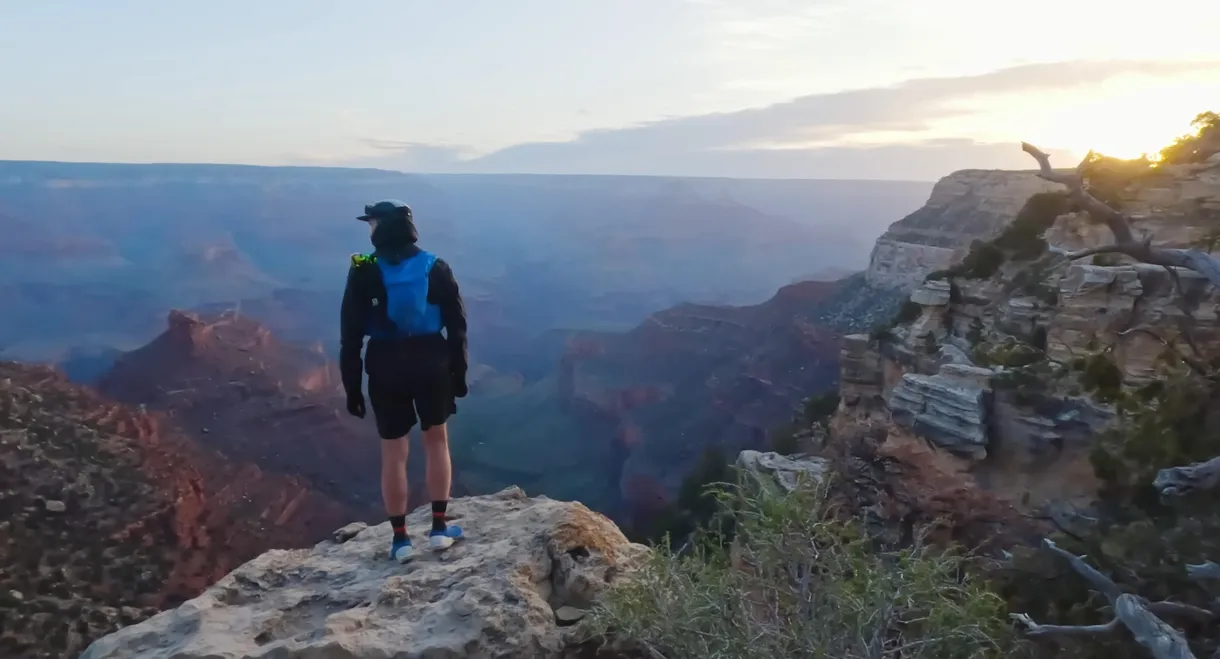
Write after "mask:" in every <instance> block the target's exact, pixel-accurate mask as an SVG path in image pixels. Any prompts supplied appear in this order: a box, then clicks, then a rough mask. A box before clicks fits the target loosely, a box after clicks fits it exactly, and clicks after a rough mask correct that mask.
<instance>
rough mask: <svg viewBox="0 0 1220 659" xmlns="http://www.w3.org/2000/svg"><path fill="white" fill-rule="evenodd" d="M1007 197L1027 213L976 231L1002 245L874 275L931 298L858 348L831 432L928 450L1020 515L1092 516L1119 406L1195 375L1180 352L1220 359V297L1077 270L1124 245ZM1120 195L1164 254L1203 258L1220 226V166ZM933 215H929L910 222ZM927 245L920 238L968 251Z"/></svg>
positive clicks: (1181, 172) (1033, 198)
mask: <svg viewBox="0 0 1220 659" xmlns="http://www.w3.org/2000/svg"><path fill="white" fill-rule="evenodd" d="M955 176H956V175H955ZM950 178H952V177H950ZM947 180H948V179H946V181H947ZM942 183H944V181H942ZM941 188H942V186H940V185H938V189H941ZM1000 189H1002V190H1006V191H1008V192H1011V194H1012V196H1004V197H1003V199H1006V200H1008V201H1012V200H1014V199H1017V198H1018V197H1020V196H1021V195H1024V199H1022V200H1021V201H1020V203H1018V204H1016V205H1015V206H1014V205H1012V204H1009V205H1007V206H1005V208H1007V209H1010V210H1006V211H1002V210H997V208H998V206H997V204H996V202H995V200H994V199H990V200H987V201H985V202H984V201H983V200H982V199H978V201H979V202H980V203H981V204H983V206H986V208H980V210H979V211H978V213H977V214H976V215H977V218H976V219H975V220H972V221H971V222H969V223H968V225H969V226H975V227H979V226H982V225H984V224H988V223H990V222H992V221H997V220H1001V219H1002V220H1003V221H1002V222H999V223H998V224H997V225H996V227H995V229H994V231H993V233H992V236H993V237H992V238H990V239H988V240H980V241H976V242H974V243H973V244H972V245H971V247H970V248H969V249H965V250H959V254H960V255H961V258H959V259H949V258H948V257H947V255H942V256H945V260H941V261H937V262H936V263H932V261H933V260H934V259H924V260H923V261H922V262H920V263H918V264H914V265H912V264H911V263H908V264H907V265H906V266H898V265H897V264H893V263H890V264H887V266H884V267H880V268H877V269H876V271H877V272H878V274H880V273H883V272H897V271H902V272H903V273H904V275H903V276H904V277H908V279H907V281H909V280H910V278H914V277H915V274H916V273H917V272H918V273H920V274H919V277H918V279H919V283H918V286H917V287H916V288H915V290H914V291H913V292H912V293H911V295H910V298H909V300H908V302H907V303H906V304H905V305H904V306H903V308H902V309H901V310H900V312H899V313H898V315H897V316H896V317H895V318H894V319H893V321H891V323H889V324H888V325H887V326H882V327H878V328H877V329H875V330H874V331H873V332H872V333H871V334H868V335H865V334H855V335H851V336H848V337H846V339H845V342H844V349H843V351H842V354H841V373H840V382H841V399H842V404H841V407H840V409H839V411H838V412H837V413H836V415H835V418H834V420H833V427H834V429H835V430H836V432H837V433H839V434H840V435H841V436H842V435H847V434H851V433H853V432H858V431H859V429H860V428H864V427H875V426H885V427H887V428H889V429H890V430H891V435H892V436H893V437H894V438H897V439H895V440H894V441H901V440H902V438H906V439H907V440H910V441H917V442H924V443H926V444H927V445H930V446H932V447H934V448H935V450H936V451H937V452H938V453H940V454H941V455H942V456H944V457H945V458H946V459H948V460H951V461H952V462H953V463H954V464H955V465H956V468H957V469H959V470H960V471H961V472H962V473H963V474H967V475H968V476H969V477H970V478H971V479H973V480H974V481H975V482H976V483H977V484H978V485H981V486H983V487H984V488H987V489H990V490H993V491H995V492H998V493H1001V494H1003V495H1004V496H1005V498H1007V499H1009V500H1011V501H1013V502H1017V503H1020V504H1022V505H1027V506H1040V505H1044V504H1054V505H1060V504H1064V503H1071V504H1080V505H1085V504H1087V503H1088V502H1090V501H1092V500H1094V498H1095V496H1096V494H1097V487H1098V483H1097V479H1096V477H1095V475H1094V467H1093V464H1092V463H1091V459H1090V454H1091V451H1092V450H1093V448H1094V440H1095V439H1096V437H1098V435H1099V433H1102V432H1104V431H1105V430H1107V429H1109V428H1112V427H1113V426H1114V424H1115V422H1116V419H1117V416H1116V407H1115V403H1116V400H1117V396H1116V392H1117V391H1120V390H1122V391H1128V392H1139V391H1149V392H1151V391H1152V389H1151V388H1150V387H1152V386H1153V385H1154V383H1156V382H1157V381H1158V380H1159V379H1161V378H1164V377H1166V376H1167V374H1171V373H1173V372H1174V370H1175V369H1182V368H1184V367H1185V366H1184V363H1183V361H1182V360H1181V359H1180V358H1176V355H1175V354H1174V350H1176V348H1174V346H1183V347H1185V346H1188V345H1190V344H1192V343H1193V344H1194V345H1195V347H1196V348H1197V349H1198V351H1199V352H1201V353H1203V354H1208V353H1212V352H1213V351H1214V349H1215V348H1217V347H1220V326H1218V322H1220V321H1218V319H1217V303H1220V294H1218V293H1217V291H1216V289H1215V288H1214V287H1212V286H1210V285H1208V282H1207V281H1206V280H1205V279H1204V278H1203V277H1201V276H1200V275H1197V274H1196V273H1193V272H1190V271H1185V270H1181V269H1173V271H1170V270H1169V269H1166V268H1162V267H1159V266H1151V265H1146V264H1143V263H1138V262H1136V261H1134V260H1131V259H1129V258H1127V257H1121V256H1114V255H1104V256H1098V257H1096V258H1093V259H1087V258H1086V259H1081V260H1071V259H1068V258H1066V257H1065V255H1064V253H1065V252H1066V251H1070V250H1076V249H1081V248H1087V247H1093V246H1097V245H1101V244H1105V243H1107V242H1109V241H1111V240H1112V239H1111V237H1110V235H1109V233H1108V230H1107V229H1106V227H1105V226H1104V225H1101V224H1098V223H1096V222H1093V221H1091V220H1090V219H1089V218H1088V216H1087V215H1086V214H1084V213H1081V212H1079V210H1078V209H1076V208H1074V207H1073V206H1072V204H1071V203H1069V202H1068V199H1067V195H1066V194H1065V192H1064V191H1063V189H1062V186H1057V185H1053V184H1049V183H1045V185H1042V186H1039V185H1032V184H1031V185H1029V186H1025V185H1024V184H1016V183H1014V184H1012V185H1011V186H1001V187H1000ZM942 192H943V190H942ZM1108 193H1109V195H1110V196H1111V201H1112V202H1113V203H1115V204H1116V205H1118V206H1119V207H1120V208H1121V209H1122V210H1123V211H1124V212H1125V213H1127V214H1128V215H1129V216H1131V218H1132V220H1133V224H1134V229H1135V231H1136V233H1137V234H1144V235H1145V236H1147V237H1148V239H1150V240H1151V241H1152V244H1154V245H1162V246H1169V247H1188V246H1199V245H1202V244H1204V243H1206V242H1207V239H1208V238H1209V236H1210V235H1211V233H1212V232H1213V231H1214V228H1213V227H1214V226H1215V224H1216V222H1217V220H1220V161H1217V159H1215V158H1212V159H1211V160H1210V161H1208V162H1203V163H1197V164H1189V165H1169V166H1164V167H1159V168H1156V169H1154V170H1151V171H1150V172H1148V173H1146V174H1144V175H1141V176H1139V177H1135V178H1134V179H1132V180H1131V181H1130V182H1129V183H1127V184H1125V185H1123V186H1121V187H1119V188H1117V189H1114V190H1111V191H1108ZM937 195H938V193H937V192H934V193H933V197H936V196H937ZM967 198H968V196H967V197H958V198H956V202H955V203H958V204H965V203H966V202H965V201H964V200H965V199H967ZM976 199H977V198H976ZM952 203H954V202H950V203H949V206H952ZM1005 203H1007V202H1005ZM1001 206H1003V204H1001ZM941 207H947V206H945V205H943V204H942V205H941ZM958 209H959V211H960V212H963V213H967V212H969V211H968V210H967V209H966V208H965V207H964V206H960V207H958ZM921 213H922V216H924V217H928V216H930V213H931V211H930V210H928V209H921V211H919V212H917V213H915V214H913V216H912V217H917V216H921ZM1005 213H1007V217H1006V219H1005V218H1003V215H1004V214H1005ZM908 219H909V218H908ZM904 222H906V220H904ZM899 224H902V223H899ZM916 224H918V225H919V226H926V224H924V223H922V222H919V223H916ZM895 227H898V225H897V224H896V225H895ZM929 231H930V232H924V233H919V232H915V233H913V234H909V235H915V236H917V237H918V236H923V237H924V238H922V239H925V242H928V243H931V242H937V241H941V242H943V243H944V244H946V245H947V244H950V243H953V242H954V241H953V240H951V239H950V238H947V237H945V236H937V235H936V234H935V230H929ZM893 235H899V236H901V235H903V233H902V232H901V231H899V230H895V229H892V230H891V232H889V233H887V236H890V237H892V236H893ZM889 239H890V238H889V237H883V238H882V240H881V241H879V243H878V244H879V246H878V251H877V252H875V256H876V255H878V254H882V255H883V253H884V249H885V248H883V243H884V242H885V241H886V240H889ZM936 248H937V249H947V247H946V248H942V247H936ZM938 258H939V257H938ZM933 265H936V266H938V270H934V271H931V272H926V270H927V269H929V268H931V267H932V266H933ZM921 271H924V272H921ZM870 272H873V268H870ZM894 281H897V279H895V280H894ZM1183 349H1185V348H1183ZM1141 388H1143V389H1141ZM1150 395H1151V394H1150Z"/></svg>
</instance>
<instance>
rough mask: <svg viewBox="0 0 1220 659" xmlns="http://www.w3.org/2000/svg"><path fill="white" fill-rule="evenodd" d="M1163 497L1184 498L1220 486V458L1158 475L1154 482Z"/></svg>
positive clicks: (1170, 469) (1161, 471)
mask: <svg viewBox="0 0 1220 659" xmlns="http://www.w3.org/2000/svg"><path fill="white" fill-rule="evenodd" d="M1152 486H1153V487H1155V488H1156V490H1157V491H1158V492H1160V493H1161V495H1162V496H1170V497H1172V496H1183V495H1186V494H1191V493H1193V492H1198V491H1202V490H1213V489H1216V487H1217V486H1220V456H1217V457H1214V458H1212V459H1211V460H1207V461H1205V462H1196V463H1194V464H1190V465H1186V466H1184V467H1170V468H1168V469H1162V470H1160V471H1158V472H1157V473H1156V478H1155V479H1153V481H1152Z"/></svg>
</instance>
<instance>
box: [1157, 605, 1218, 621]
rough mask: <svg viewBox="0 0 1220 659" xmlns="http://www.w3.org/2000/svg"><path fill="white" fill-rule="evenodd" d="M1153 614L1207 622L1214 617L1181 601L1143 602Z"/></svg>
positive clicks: (1206, 611)
mask: <svg viewBox="0 0 1220 659" xmlns="http://www.w3.org/2000/svg"><path fill="white" fill-rule="evenodd" d="M1145 606H1147V607H1148V610H1149V611H1151V612H1152V613H1153V614H1154V615H1157V616H1160V617H1162V618H1178V619H1180V620H1191V621H1194V622H1198V623H1207V622H1211V621H1212V620H1215V619H1216V614H1215V613H1213V612H1211V611H1208V610H1207V609H1204V608H1201V607H1197V606H1195V605H1193V604H1183V603H1182V602H1169V601H1164V602H1148V603H1146V604H1145Z"/></svg>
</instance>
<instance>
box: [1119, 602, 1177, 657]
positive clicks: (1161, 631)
mask: <svg viewBox="0 0 1220 659" xmlns="http://www.w3.org/2000/svg"><path fill="white" fill-rule="evenodd" d="M1114 614H1115V617H1116V618H1118V619H1119V620H1121V621H1122V623H1123V625H1124V626H1126V628H1127V629H1128V630H1129V631H1130V632H1131V635H1132V636H1134V637H1135V640H1136V642H1137V643H1139V644H1140V645H1142V646H1144V647H1145V648H1148V651H1149V652H1151V653H1152V656H1154V657H1156V659H1195V654H1194V653H1193V652H1191V651H1190V646H1189V645H1188V644H1187V643H1186V639H1185V638H1183V636H1182V633H1181V632H1179V631H1178V630H1176V629H1174V628H1173V627H1172V626H1171V625H1169V624H1168V623H1166V622H1165V621H1164V620H1161V619H1160V618H1158V617H1156V616H1155V615H1153V614H1152V612H1151V611H1149V610H1148V608H1147V607H1146V606H1145V605H1144V603H1143V601H1141V600H1140V598H1138V597H1136V596H1135V595H1131V594H1130V593H1124V594H1122V595H1119V596H1118V601H1117V602H1115V603H1114Z"/></svg>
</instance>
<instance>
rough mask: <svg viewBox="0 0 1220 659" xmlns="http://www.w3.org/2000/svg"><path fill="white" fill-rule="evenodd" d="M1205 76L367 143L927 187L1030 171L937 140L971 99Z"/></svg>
mask: <svg viewBox="0 0 1220 659" xmlns="http://www.w3.org/2000/svg"><path fill="white" fill-rule="evenodd" d="M1211 70H1217V71H1220V62H1215V61H1209V62H1165V61H1117V60H1114V61H1075V62H1061V63H1053V64H1029V65H1023V66H1017V67H1012V68H1007V69H1002V70H998V71H993V72H990V73H986V74H982V75H974V76H963V77H950V78H945V77H942V78H925V79H918V80H911V81H907V82H904V83H901V84H898V85H894V86H890V87H879V88H872V89H859V90H850V91H843V92H836V93H828V94H813V95H809V96H803V97H799V98H795V99H792V100H790V101H785V102H782V103H776V104H773V105H768V106H765V107H758V108H749V109H744V110H739V111H735V112H725V113H718V114H708V115H702V116H694V117H683V118H673V119H665V120H660V121H655V122H651V123H645V124H641V125H636V126H628V127H624V128H617V129H603V130H594V131H588V132H585V133H582V134H580V135H579V136H578V137H577V138H575V139H573V140H570V141H563V142H534V143H525V144H519V145H515V146H511V147H508V148H505V149H501V150H499V151H495V152H493V153H490V154H486V155H483V156H480V157H473V158H472V157H469V154H468V153H466V152H463V150H462V149H460V148H456V147H451V146H435V145H421V144H400V143H395V142H392V141H383V140H370V141H369V144H370V146H373V147H374V148H377V149H380V150H384V151H386V152H387V153H388V155H387V156H386V157H385V158H383V160H386V161H400V162H403V163H411V164H412V166H411V167H408V168H409V169H415V170H417V171H477V172H535V173H564V172H570V173H618V174H673V175H691V176H767V177H819V178H823V177H829V178H900V179H922V180H926V179H935V178H938V177H940V176H942V175H944V174H946V173H948V172H949V171H951V170H954V169H961V168H966V167H979V168H987V167H1003V168H1012V167H1019V168H1023V167H1027V166H1028V165H1029V163H1028V162H1027V159H1026V158H1025V156H1023V155H1022V154H1021V153H1020V150H1019V149H1015V148H1013V146H1014V145H1013V144H995V143H994V140H992V141H990V143H988V141H983V142H979V141H975V140H972V139H969V138H968V137H962V138H959V139H946V138H945V135H944V133H943V127H944V126H945V125H946V122H949V123H950V124H951V122H952V121H953V120H954V119H955V118H964V117H968V116H974V115H976V114H977V113H978V112H979V109H978V103H979V102H980V101H981V100H986V99H992V100H993V101H994V100H995V99H997V98H1011V99H1028V98H1031V97H1032V96H1033V95H1038V94H1042V95H1052V94H1055V93H1061V92H1073V91H1076V92H1078V91H1080V90H1081V89H1083V88H1089V87H1095V86H1097V85H1100V84H1102V83H1105V82H1106V81H1109V80H1112V79H1114V78H1118V77H1121V76H1128V75H1138V76H1148V77H1165V76H1174V75H1180V74H1189V73H1197V72H1200V71H1211ZM1026 102H1028V101H1026ZM878 136H881V137H883V138H884V139H878ZM862 141H871V142H874V143H873V144H869V145H861V144H860V142H862ZM877 142H880V143H879V144H878V143H877ZM1048 146H1050V147H1054V146H1056V145H1048ZM428 167H434V168H440V169H431V170H429V169H428Z"/></svg>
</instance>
